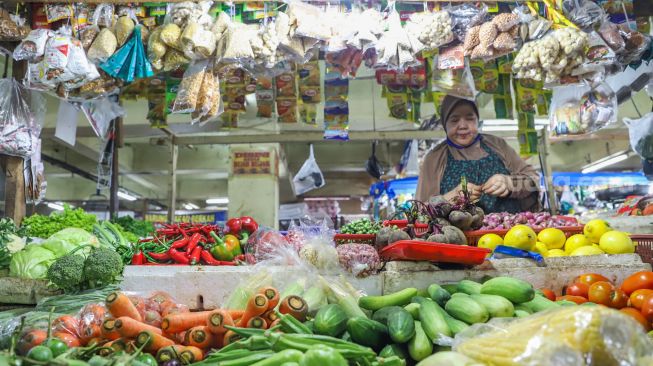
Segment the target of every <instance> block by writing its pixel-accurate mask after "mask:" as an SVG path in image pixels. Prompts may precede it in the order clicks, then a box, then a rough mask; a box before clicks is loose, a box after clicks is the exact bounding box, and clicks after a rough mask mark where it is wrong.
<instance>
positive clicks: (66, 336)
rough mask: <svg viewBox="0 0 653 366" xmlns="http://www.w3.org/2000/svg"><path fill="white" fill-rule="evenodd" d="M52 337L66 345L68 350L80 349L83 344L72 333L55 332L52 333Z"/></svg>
mask: <svg viewBox="0 0 653 366" xmlns="http://www.w3.org/2000/svg"><path fill="white" fill-rule="evenodd" d="M52 336H53V337H55V338H57V339H59V340H62V341H63V342H64V343H66V344H67V345H68V348H74V347H80V346H81V345H82V342H81V341H80V340H79V338H77V337H75V336H74V335H72V334H70V333H66V332H55V333H52Z"/></svg>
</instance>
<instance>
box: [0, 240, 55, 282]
mask: <svg viewBox="0 0 653 366" xmlns="http://www.w3.org/2000/svg"><path fill="white" fill-rule="evenodd" d="M55 259H56V256H55V254H54V253H52V252H51V251H49V250H47V249H45V248H43V247H41V246H40V245H39V244H30V245H28V246H27V247H25V249H24V250H22V251H20V252H18V253H16V254H14V255H13V256H12V257H11V263H10V264H9V275H10V276H12V277H21V278H32V279H39V278H45V275H46V274H47V272H48V268H49V267H50V265H51V264H52V262H54V260H55Z"/></svg>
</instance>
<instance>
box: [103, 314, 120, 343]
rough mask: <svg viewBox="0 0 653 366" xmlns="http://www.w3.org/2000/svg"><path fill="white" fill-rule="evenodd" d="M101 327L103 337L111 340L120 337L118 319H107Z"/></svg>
mask: <svg viewBox="0 0 653 366" xmlns="http://www.w3.org/2000/svg"><path fill="white" fill-rule="evenodd" d="M101 328H102V329H101V331H102V338H104V339H107V340H110V341H114V340H116V339H118V338H120V334H118V332H117V331H116V321H115V320H114V319H107V320H105V321H104V323H102V327H101Z"/></svg>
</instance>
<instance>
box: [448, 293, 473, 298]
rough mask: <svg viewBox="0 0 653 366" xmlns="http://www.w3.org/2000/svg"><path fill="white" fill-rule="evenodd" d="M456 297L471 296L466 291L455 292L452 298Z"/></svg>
mask: <svg viewBox="0 0 653 366" xmlns="http://www.w3.org/2000/svg"><path fill="white" fill-rule="evenodd" d="M454 297H469V295H467V294H466V293H464V292H456V293H455V294H453V295H451V298H452V299H453V298H454Z"/></svg>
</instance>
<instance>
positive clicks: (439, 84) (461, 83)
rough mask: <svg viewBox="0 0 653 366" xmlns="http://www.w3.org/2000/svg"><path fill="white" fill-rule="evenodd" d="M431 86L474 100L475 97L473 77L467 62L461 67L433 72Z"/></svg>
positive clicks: (434, 88)
mask: <svg viewBox="0 0 653 366" xmlns="http://www.w3.org/2000/svg"><path fill="white" fill-rule="evenodd" d="M432 87H433V90H437V91H441V92H444V93H447V94H452V95H455V96H458V97H461V98H466V99H470V100H474V98H475V97H476V88H475V87H474V78H473V76H472V72H471V70H470V69H469V64H468V63H467V62H466V64H465V67H464V68H462V69H447V70H441V71H440V72H434V73H433V80H432Z"/></svg>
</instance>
